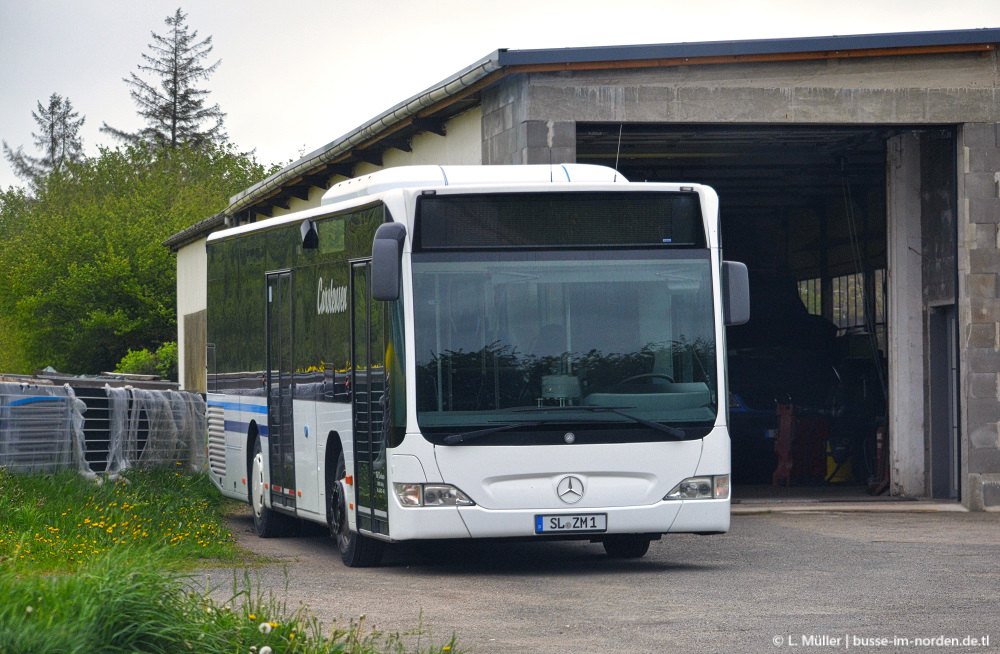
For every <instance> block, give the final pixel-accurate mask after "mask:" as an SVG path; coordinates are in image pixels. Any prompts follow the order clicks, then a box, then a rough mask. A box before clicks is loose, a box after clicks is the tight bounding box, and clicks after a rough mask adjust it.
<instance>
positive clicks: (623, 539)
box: [604, 534, 650, 559]
mask: <svg viewBox="0 0 1000 654" xmlns="http://www.w3.org/2000/svg"><path fill="white" fill-rule="evenodd" d="M649 541H650V538H649V536H644V535H642V534H614V535H612V536H607V537H606V538H605V539H604V551H605V552H607V553H608V556H610V557H611V558H612V559H638V558H641V557H642V556H643V555H645V554H646V551H647V550H649Z"/></svg>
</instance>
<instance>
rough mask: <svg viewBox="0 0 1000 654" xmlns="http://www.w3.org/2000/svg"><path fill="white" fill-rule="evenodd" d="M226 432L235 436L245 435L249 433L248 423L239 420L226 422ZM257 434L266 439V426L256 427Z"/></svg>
mask: <svg viewBox="0 0 1000 654" xmlns="http://www.w3.org/2000/svg"><path fill="white" fill-rule="evenodd" d="M226 431H231V432H234V433H237V434H247V433H249V432H250V423H249V422H240V421H239V420H226ZM257 433H258V434H260V435H261V436H264V437H266V436H267V425H257Z"/></svg>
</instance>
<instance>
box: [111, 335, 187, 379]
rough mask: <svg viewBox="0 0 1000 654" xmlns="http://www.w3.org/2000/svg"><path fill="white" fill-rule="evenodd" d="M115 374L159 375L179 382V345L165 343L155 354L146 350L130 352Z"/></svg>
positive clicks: (117, 367) (123, 358)
mask: <svg viewBox="0 0 1000 654" xmlns="http://www.w3.org/2000/svg"><path fill="white" fill-rule="evenodd" d="M115 372H121V373H126V374H131V375H159V376H160V377H163V378H164V379H169V380H170V381H177V343H175V342H173V341H171V342H170V343H164V344H163V345H161V346H160V347H159V348H158V349H157V350H156V354H153V353H152V352H150V351H149V350H147V349H146V348H143V349H141V350H129V351H128V354H126V355H125V356H124V357H122V360H121V361H119V362H118V365H117V366H115Z"/></svg>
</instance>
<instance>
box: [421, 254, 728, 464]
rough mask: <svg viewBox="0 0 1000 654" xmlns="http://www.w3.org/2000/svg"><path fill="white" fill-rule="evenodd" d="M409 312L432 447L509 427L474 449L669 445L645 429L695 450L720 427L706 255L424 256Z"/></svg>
mask: <svg viewBox="0 0 1000 654" xmlns="http://www.w3.org/2000/svg"><path fill="white" fill-rule="evenodd" d="M413 305H414V333H415V353H416V373H417V380H416V382H417V383H416V389H417V418H418V422H419V425H420V428H421V430H422V432H423V433H424V435H425V437H426V438H428V440H430V441H432V442H436V443H442V442H444V438H445V437H447V436H448V435H450V434H455V433H458V432H467V431H469V430H488V429H490V428H492V427H502V426H509V429H502V430H496V431H495V433H493V432H491V433H489V434H488V435H485V434H484V435H483V436H484V437H483V438H477V439H476V444H484V445H485V444H515V443H526V444H536V443H537V444H542V443H545V442H548V441H550V440H552V438H554V437H556V436H558V438H559V439H562V438H563V437H564V436H565V432H566V430H567V429H572V430H574V431H575V432H577V433H579V434H580V435H581V436H582V437H583V438H585V439H586V440H589V441H590V442H628V441H645V440H669V438H670V437H669V435H668V434H664V433H662V432H657V430H651V429H650V428H649V426H648V425H646V426H644V425H643V424H642V421H647V422H656V423H662V424H667V425H673V426H677V427H679V428H682V429H685V430H691V432H690V433H692V434H693V435H695V436H704V435H705V434H706V433H708V430H710V429H711V426H712V425H713V424H714V422H715V417H716V414H717V410H718V379H717V366H716V347H715V338H714V318H713V316H714V311H713V297H712V275H711V264H710V258H709V252H708V250H706V249H697V250H670V251H664V250H659V251H642V250H615V251H612V250H591V251H582V250H578V251H531V252H523V251H522V252H517V251H501V252H490V253H486V252H464V253H459V252H450V253H442V252H435V253H419V254H417V253H415V254H414V255H413ZM606 409H614V411H611V410H606ZM635 418H638V419H639V420H636V419H635ZM685 433H688V432H685Z"/></svg>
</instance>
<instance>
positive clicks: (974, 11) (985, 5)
mask: <svg viewBox="0 0 1000 654" xmlns="http://www.w3.org/2000/svg"><path fill="white" fill-rule="evenodd" d="M177 8H178V0H171V1H170V2H165V1H162V0H30V1H24V0H0V139H3V140H4V141H6V142H7V144H8V145H10V146H11V147H12V148H15V149H16V148H17V147H18V146H24V149H25V152H26V153H27V154H31V155H32V156H37V155H39V154H40V153H39V152H38V151H37V150H36V149H35V147H34V141H33V138H32V136H31V134H32V132H37V131H38V125H37V124H36V123H35V121H34V120H33V119H32V117H31V112H32V111H33V110H35V109H36V103H38V102H39V101H41V102H42V103H43V105H44V104H47V100H48V98H49V96H50V95H51V94H52V93H58V94H60V95H62V96H64V97H67V98H69V99H70V101H71V102H72V103H73V107H74V108H75V109H76V110H77V111H78V112H79V114H80V115H81V116H85V117H86V122H85V123H84V126H83V129H82V130H81V133H82V136H83V142H84V149H85V151H86V153H87V154H90V155H93V154H96V153H97V149H98V147H99V146H114V145H116V143H115V142H114V141H113V140H112V139H111V137H110V136H109V135H106V134H103V133H101V132H100V131H99V128H100V127H101V125H102V123H107V124H108V125H110V126H112V127H116V128H118V129H121V130H125V131H136V130H138V129H139V128H140V127H141V126H142V122H141V120H140V118H139V117H138V116H137V115H136V113H135V112H136V107H135V105H134V104H133V102H132V99H131V97H130V96H129V87H128V86H127V85H126V84H125V82H124V81H123V78H126V77H128V76H129V73H131V72H133V71H135V72H136V73H139V74H140V76H141V77H143V78H144V79H146V80H147V81H150V82H155V81H157V80H156V79H155V78H152V77H149V76H148V75H146V74H144V73H141V72H140V71H139V70H138V69H137V66H138V64H140V63H141V62H142V61H143V60H142V54H143V53H148V52H149V50H148V48H147V46H148V44H149V43H150V42H151V40H152V39H151V37H150V33H151V32H156V33H157V34H166V30H167V28H166V25H165V24H164V19H165V18H166V17H167V16H170V15H172V14H173V13H174V11H175V10H176V9H177ZM180 8H181V10H182V11H183V12H184V13H186V14H187V15H188V17H187V24H188V26H189V28H190V29H192V30H197V32H198V36H199V40H200V39H201V38H204V37H207V36H211V37H212V42H213V46H214V50H213V52H212V55H211V57H212V58H211V59H209V60H208V62H213V61H215V60H216V59H221V64H220V65H219V67H218V69H217V71H216V72H215V74H214V75H213V76H212V77H211V78H210V79H209V80H207V81H205V82H202V83H201V84H200V87H201V88H205V89H207V90H209V91H210V92H211V94H210V95H209V96H208V98H209V103H214V102H217V103H218V104H219V105H220V106H221V108H222V110H223V111H224V112H226V114H227V116H226V119H225V127H226V131H227V132H228V134H229V137H230V140H231V141H232V142H233V143H235V144H236V145H237V146H238V147H239V148H240V149H241V150H243V151H250V150H254V151H255V152H256V155H257V158H258V160H259V161H261V162H262V163H264V164H271V163H279V164H284V163H287V162H289V161H292V160H295V159H297V158H299V157H300V156H301V155H303V154H305V153H307V152H311V151H313V150H315V149H317V148H319V147H321V146H323V145H326V144H327V143H330V142H332V141H334V140H335V139H337V138H338V137H340V136H342V135H344V134H346V133H348V132H350V131H351V130H353V129H354V128H355V127H358V126H360V125H362V124H363V123H365V122H367V121H368V120H369V119H371V118H373V117H375V116H376V115H378V114H380V113H382V112H383V111H385V110H387V109H389V108H391V107H392V106H394V105H396V104H398V103H399V102H402V101H403V100H406V99H407V98H410V97H412V96H414V95H416V94H417V93H419V92H420V91H422V90H424V89H426V88H428V87H430V86H432V85H433V84H434V83H436V82H438V81H440V80H443V79H445V78H447V77H449V76H451V75H452V74H453V73H456V72H458V71H459V70H461V69H463V68H465V67H466V66H468V65H470V64H472V63H474V62H476V61H478V60H479V59H481V58H483V57H485V56H487V55H489V54H490V53H492V52H494V51H495V50H497V49H501V48H508V49H531V48H562V47H587V46H614V45H626V44H650V43H681V42H694V41H728V40H743V39H770V38H793V37H805V36H832V35H845V34H871V33H884V32H913V31H930V30H948V29H975V28H982V27H988V28H996V27H1000V2H998V0H952V1H951V2H943V1H942V0H900V1H897V0H837V1H836V2H834V1H829V0H827V1H825V2H823V1H815V0H756V1H754V0H699V1H694V0H683V1H680V0H601V1H597V0H489V1H484V0H354V1H352V2H346V1H344V0H286V1H285V2H275V1H274V0H197V2H188V3H187V5H184V4H181V5H180ZM22 184H23V182H22V181H21V180H19V179H17V178H16V177H15V175H14V173H13V170H12V169H11V167H10V165H9V163H8V162H7V161H6V159H3V160H2V161H0V188H3V189H5V188H7V187H8V186H10V185H22Z"/></svg>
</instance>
